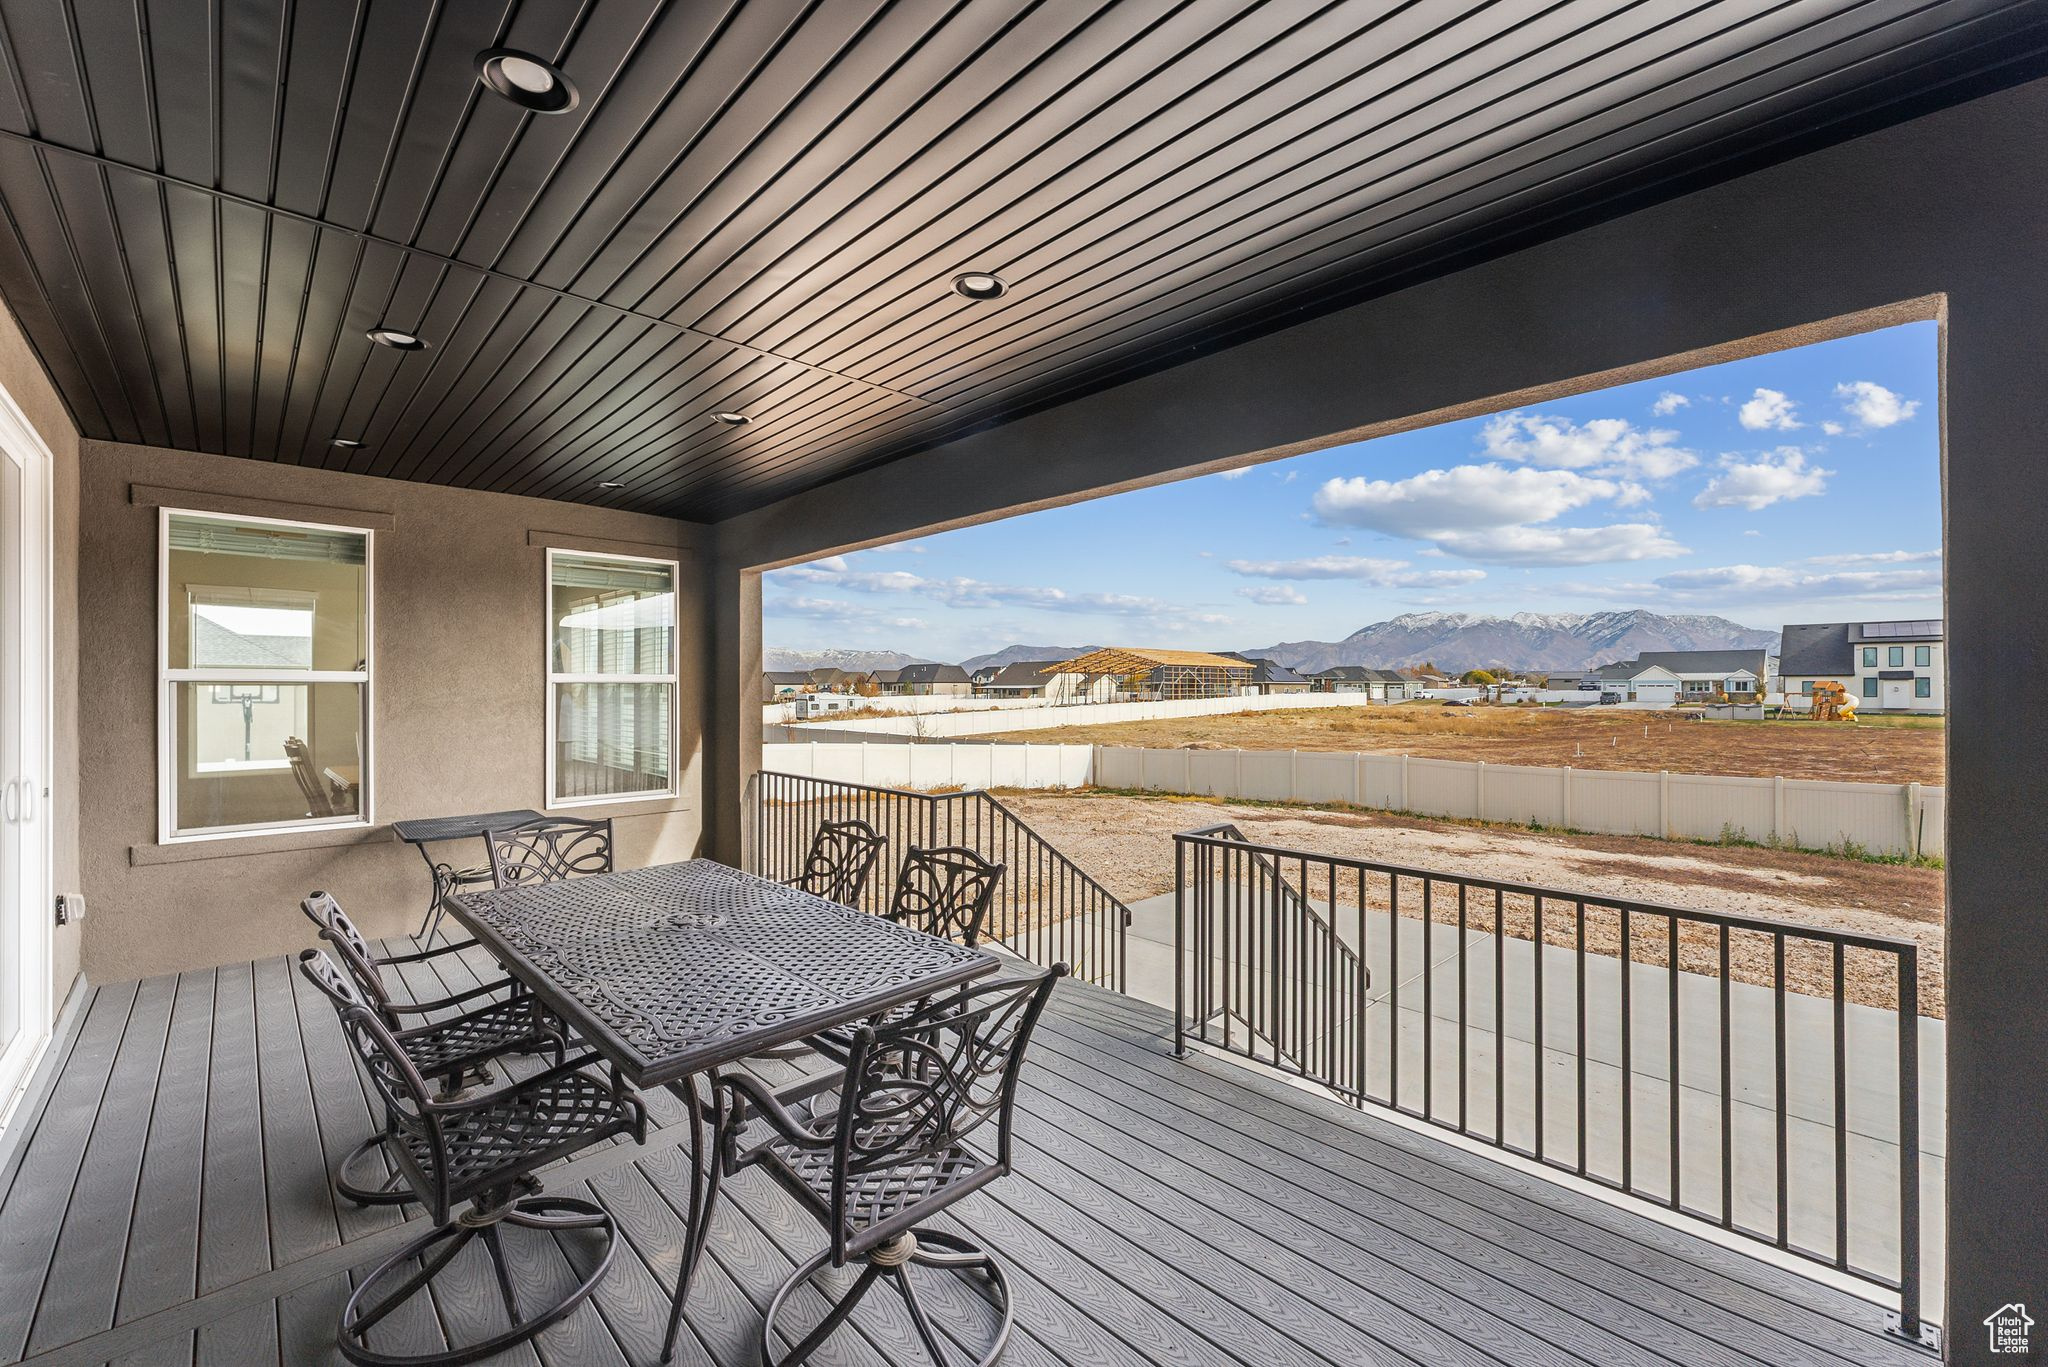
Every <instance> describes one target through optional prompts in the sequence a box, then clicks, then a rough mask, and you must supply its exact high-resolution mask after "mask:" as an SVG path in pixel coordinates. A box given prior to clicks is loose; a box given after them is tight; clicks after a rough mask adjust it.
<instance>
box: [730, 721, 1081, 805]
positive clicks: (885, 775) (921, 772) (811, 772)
mask: <svg viewBox="0 0 2048 1367" xmlns="http://www.w3.org/2000/svg"><path fill="white" fill-rule="evenodd" d="M811 729H815V728H811ZM1094 755H1095V747H1094V746H1092V745H996V744H991V743H989V742H986V741H984V742H982V743H981V744H979V745H911V744H909V743H907V742H905V743H897V744H875V743H873V742H870V743H867V744H860V743H858V742H855V743H838V742H831V741H799V742H796V743H794V744H787V745H763V746H762V747H761V767H762V768H763V769H767V770H770V771H771V772H774V773H778V774H796V775H799V776H800V777H803V778H829V779H837V780H838V781H839V782H841V783H866V784H870V785H872V786H874V787H877V788H917V789H926V790H929V789H934V788H1085V787H1087V786H1088V784H1089V782H1090V781H1091V780H1090V778H1089V774H1090V772H1091V770H1092V768H1093V763H1094Z"/></svg>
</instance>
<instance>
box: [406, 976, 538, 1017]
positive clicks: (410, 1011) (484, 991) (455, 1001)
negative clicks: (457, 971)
mask: <svg viewBox="0 0 2048 1367" xmlns="http://www.w3.org/2000/svg"><path fill="white" fill-rule="evenodd" d="M510 981H511V980H510V979H509V978H508V979H506V980H505V981H504V982H495V983H485V984H483V985H482V986H481V987H472V988H470V989H469V990H468V991H467V992H457V993H455V994H454V995H453V996H449V997H438V998H436V999H434V1000H433V1001H424V1002H393V1003H392V1004H391V1006H390V1009H391V1010H392V1011H394V1012H397V1013H398V1014H399V1015H404V1016H420V1015H425V1014H426V1013H427V1012H429V1011H446V1010H448V1009H449V1008H451V1007H457V1006H466V1005H468V1004H469V1003H471V1002H474V1001H476V1000H477V999H478V998H480V997H494V996H496V995H497V994H498V993H500V992H503V991H504V990H505V987H506V984H507V983H509V982H510ZM512 995H514V996H516V995H518V994H516V993H514V994H512Z"/></svg>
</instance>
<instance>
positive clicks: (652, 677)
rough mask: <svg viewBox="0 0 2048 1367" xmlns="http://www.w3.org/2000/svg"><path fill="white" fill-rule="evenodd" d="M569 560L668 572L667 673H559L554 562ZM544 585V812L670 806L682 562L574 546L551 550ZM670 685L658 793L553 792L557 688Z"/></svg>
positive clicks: (678, 695)
mask: <svg viewBox="0 0 2048 1367" xmlns="http://www.w3.org/2000/svg"><path fill="white" fill-rule="evenodd" d="M558 555H565V556H568V557H570V558H571V559H574V560H610V561H616V562H617V563H619V564H622V565H661V566H664V567H666V568H667V570H668V575H669V578H668V584H669V596H670V600H671V602H672V603H673V605H674V619H675V620H674V621H673V622H671V623H670V626H669V633H668V667H669V672H668V673H666V674H580V673H579V674H557V673H556V672H555V557H556V556H558ZM545 576H546V577H545V578H544V579H543V580H542V583H541V602H542V609H543V610H542V613H541V651H542V661H541V663H542V671H543V673H544V674H545V676H546V679H547V684H546V697H545V698H544V699H543V702H542V709H543V710H544V711H545V712H546V713H547V725H546V733H547V739H546V745H547V754H546V765H547V794H546V798H545V801H544V805H543V807H542V810H543V811H549V812H555V811H563V810H566V809H571V808H576V807H616V806H618V805H620V804H621V803H629V802H666V801H670V800H672V799H674V797H675V795H676V736H677V734H678V730H677V721H678V719H679V717H680V715H681V708H682V696H681V695H682V684H681V682H680V679H681V673H682V671H681V660H680V654H679V652H680V650H681V625H682V592H683V590H682V581H683V569H682V562H681V561H680V560H665V559H663V558H661V557H659V556H649V555H619V554H616V553H614V552H611V551H579V550H575V549H573V548H571V547H562V546H550V547H548V553H547V568H546V571H545ZM594 683H595V684H667V685H668V708H669V717H668V783H667V784H666V785H665V786H664V787H662V788H661V789H660V790H658V791H656V790H649V791H647V792H644V793H599V794H597V795H595V796H593V797H563V796H561V794H560V793H559V792H558V791H557V790H556V788H555V689H556V688H557V687H558V686H560V685H562V684H594Z"/></svg>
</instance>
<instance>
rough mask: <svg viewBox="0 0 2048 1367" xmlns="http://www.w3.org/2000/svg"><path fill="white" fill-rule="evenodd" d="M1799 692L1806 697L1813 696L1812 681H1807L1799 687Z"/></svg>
mask: <svg viewBox="0 0 2048 1367" xmlns="http://www.w3.org/2000/svg"><path fill="white" fill-rule="evenodd" d="M1799 691H1800V692H1801V693H1804V694H1805V695H1806V696H1807V697H1809V698H1810V697H1812V696H1813V680H1811V679H1807V680H1805V681H1804V682H1802V683H1801V684H1800V685H1799Z"/></svg>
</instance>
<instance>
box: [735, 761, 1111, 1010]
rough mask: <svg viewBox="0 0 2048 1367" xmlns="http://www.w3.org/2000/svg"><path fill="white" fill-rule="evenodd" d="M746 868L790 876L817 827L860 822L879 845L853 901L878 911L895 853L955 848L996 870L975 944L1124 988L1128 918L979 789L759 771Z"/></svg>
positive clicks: (752, 791)
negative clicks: (997, 881)
mask: <svg viewBox="0 0 2048 1367" xmlns="http://www.w3.org/2000/svg"><path fill="white" fill-rule="evenodd" d="M747 805H748V822H747V852H746V867H747V869H748V871H749V872H751V873H758V874H760V875H762V876H763V877H767V878H774V879H777V880H787V879H791V878H794V877H796V876H797V875H798V874H799V873H800V872H801V871H802V869H803V862H804V857H805V855H806V853H808V851H809V850H810V847H811V840H812V837H813V836H814V835H815V834H816V833H817V829H818V827H819V825H820V824H821V823H823V822H827V821H849V820H859V821H865V822H867V824H868V825H870V826H872V827H874V828H875V830H876V831H877V832H879V833H880V834H881V836H882V838H883V839H884V840H886V841H887V842H888V843H887V844H886V845H885V846H884V847H883V850H882V856H881V859H880V860H879V861H878V862H877V864H876V866H875V872H874V875H873V876H872V877H871V878H870V879H869V880H868V886H867V889H866V891H865V892H864V893H863V894H862V896H861V908H862V910H865V911H870V912H874V913H876V914H878V915H879V914H880V913H881V912H882V911H883V910H885V909H886V908H887V906H888V904H889V894H890V891H891V889H892V888H894V886H895V884H896V874H897V870H898V869H899V868H900V867H901V866H902V861H903V856H904V852H905V851H907V850H909V849H910V848H911V847H912V846H922V847H927V848H929V847H932V846H938V845H960V846H965V847H966V848H968V849H971V850H973V851H974V852H975V853H976V854H979V855H980V856H982V857H983V858H984V859H990V860H994V861H995V862H997V863H1000V864H1002V865H1003V867H1004V870H1005V872H1004V875H1003V881H1002V883H1001V885H1000V886H999V887H998V888H997V889H996V897H995V901H994V903H993V904H992V905H991V906H990V907H989V913H988V919H987V921H986V922H985V923H984V926H983V931H982V934H983V936H984V938H986V939H987V940H989V941H993V942H996V943H999V944H1001V945H1002V946H1004V947H1005V948H1007V949H1009V950H1010V951H1011V952H1012V953H1015V954H1017V955H1019V956H1021V957H1023V958H1026V959H1029V960H1031V961H1032V962H1034V963H1039V964H1052V963H1055V962H1061V961H1064V962H1065V963H1067V964H1069V965H1070V966H1071V967H1072V969H1073V971H1074V976H1075V977H1077V978H1079V979H1081V980H1082V981H1084V982H1090V983H1094V984H1096V985H1098V986H1101V987H1109V988H1114V989H1116V990H1117V991H1119V992H1120V991H1123V990H1124V987H1125V980H1126V954H1125V948H1126V938H1127V933H1128V929H1129V926H1130V920H1131V913H1130V909H1129V908H1128V907H1126V906H1125V905H1124V904H1123V903H1122V902H1121V901H1118V900H1117V898H1115V897H1114V896H1112V895H1111V894H1110V892H1109V890H1108V889H1106V888H1104V887H1103V886H1102V884H1101V883H1099V882H1097V881H1096V880H1095V878H1094V877H1092V876H1091V875H1089V874H1088V873H1087V872H1086V871H1085V870H1083V869H1082V868H1081V867H1080V866H1079V865H1077V864H1075V863H1074V861H1073V860H1072V859H1069V858H1068V857H1067V856H1066V855H1065V854H1063V853H1061V852H1060V851H1059V850H1058V849H1057V848H1056V847H1054V846H1053V844H1052V843H1051V842H1050V841H1048V840H1046V838H1045V837H1044V836H1042V835H1040V834H1039V833H1038V832H1037V831H1035V830H1033V829H1032V828H1031V827H1030V825H1029V824H1028V823H1026V822H1025V821H1024V820H1023V818H1021V817H1020V816H1018V815H1017V813H1016V812H1015V811H1013V810H1012V809H1011V808H1010V807H1008V806H1007V805H1005V804H1004V803H1003V802H1002V801H1001V800H1000V799H998V798H996V797H995V796H993V795H992V794H990V793H987V792H984V791H982V790H980V789H972V790H969V791H966V792H956V793H925V792H915V791H912V790H909V789H904V788H882V787H876V786H874V785H871V784H865V783H849V782H843V781H841V780H837V779H825V778H810V777H807V776H803V775H798V774H782V773H774V772H769V771H764V772H761V773H758V774H756V775H755V776H754V778H753V780H752V782H751V783H750V784H749V786H748V803H747Z"/></svg>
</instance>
